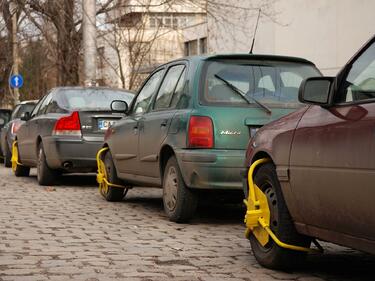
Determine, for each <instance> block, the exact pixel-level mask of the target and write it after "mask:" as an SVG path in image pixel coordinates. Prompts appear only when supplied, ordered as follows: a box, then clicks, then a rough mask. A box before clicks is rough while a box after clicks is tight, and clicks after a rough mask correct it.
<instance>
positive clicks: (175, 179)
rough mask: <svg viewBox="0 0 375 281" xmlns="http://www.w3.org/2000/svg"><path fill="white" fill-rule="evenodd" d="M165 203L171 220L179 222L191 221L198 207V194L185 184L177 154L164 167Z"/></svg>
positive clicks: (165, 208) (165, 209)
mask: <svg viewBox="0 0 375 281" xmlns="http://www.w3.org/2000/svg"><path fill="white" fill-rule="evenodd" d="M163 204H164V211H165V213H166V214H167V216H168V218H169V220H170V221H173V222H177V223H184V222H187V221H189V220H190V219H191V218H192V217H193V215H194V213H195V210H196V209H197V205H198V198H197V195H196V194H195V193H194V192H193V190H191V189H189V188H188V187H187V186H186V185H185V182H184V180H183V178H182V175H181V172H180V168H179V166H178V163H177V159H176V157H175V156H172V157H171V158H169V160H168V162H167V164H166V166H165V169H164V175H163Z"/></svg>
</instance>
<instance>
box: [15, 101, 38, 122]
mask: <svg viewBox="0 0 375 281" xmlns="http://www.w3.org/2000/svg"><path fill="white" fill-rule="evenodd" d="M34 107H35V104H34V103H27V104H20V105H19V106H18V107H17V108H16V109H15V110H14V111H13V113H12V117H11V119H12V120H13V119H16V118H21V115H22V113H24V112H29V113H31V111H33V109H34Z"/></svg>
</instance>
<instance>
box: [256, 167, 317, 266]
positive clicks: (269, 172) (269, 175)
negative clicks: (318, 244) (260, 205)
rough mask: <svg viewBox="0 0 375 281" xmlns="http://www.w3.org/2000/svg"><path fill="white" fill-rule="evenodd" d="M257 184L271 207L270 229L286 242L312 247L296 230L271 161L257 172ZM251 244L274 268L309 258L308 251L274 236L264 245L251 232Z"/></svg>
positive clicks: (260, 259) (260, 258)
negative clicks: (282, 244)
mask: <svg viewBox="0 0 375 281" xmlns="http://www.w3.org/2000/svg"><path fill="white" fill-rule="evenodd" d="M254 181H255V183H256V185H257V186H258V187H259V188H260V189H261V190H262V191H263V192H264V193H265V194H266V196H267V199H268V205H269V208H270V213H271V219H270V228H271V230H272V231H273V232H274V233H275V235H276V236H277V237H278V238H279V239H280V240H281V241H282V242H284V243H287V244H292V245H297V246H302V247H309V246H310V243H311V239H310V238H309V237H306V236H303V235H301V234H299V233H298V232H297V230H296V229H295V226H294V223H293V221H292V218H291V216H290V214H289V211H288V208H287V206H286V203H285V200H284V198H283V195H282V192H281V188H280V183H279V181H278V178H277V175H276V170H275V166H274V165H273V164H271V163H268V164H265V165H263V166H261V167H260V168H259V169H258V171H257V172H256V174H255V178H254ZM249 239H250V244H251V248H252V251H253V253H254V256H255V258H256V259H257V261H258V262H259V263H260V264H261V265H263V266H265V267H268V268H271V269H287V268H292V267H296V266H298V265H299V264H300V263H301V262H302V261H303V260H304V258H305V257H306V252H300V251H293V250H288V249H285V248H281V247H279V246H278V245H277V244H276V243H275V242H274V241H273V240H272V239H271V238H270V240H269V242H268V243H267V244H266V245H265V246H262V245H261V244H260V243H259V242H258V240H257V239H256V238H255V236H253V235H250V237H249Z"/></svg>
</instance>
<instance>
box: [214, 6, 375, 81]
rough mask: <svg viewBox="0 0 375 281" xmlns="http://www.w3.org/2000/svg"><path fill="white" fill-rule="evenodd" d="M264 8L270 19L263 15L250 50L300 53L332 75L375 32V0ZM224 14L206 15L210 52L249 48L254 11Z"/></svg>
mask: <svg viewBox="0 0 375 281" xmlns="http://www.w3.org/2000/svg"><path fill="white" fill-rule="evenodd" d="M230 1H231V2H232V1H233V2H234V3H235V4H238V3H237V2H238V0H230ZM241 3H242V4H243V5H247V7H251V5H253V6H254V1H250V0H248V1H241ZM264 9H265V12H266V13H267V14H268V15H269V17H267V16H265V15H262V16H261V20H260V24H259V29H258V34H257V39H256V43H255V47H254V53H269V54H278V55H290V56H300V57H304V58H307V59H309V60H311V61H313V62H314V63H315V64H316V65H317V66H318V67H319V68H320V69H321V70H322V71H323V73H325V74H326V75H334V74H336V73H337V71H338V70H339V69H340V68H341V67H342V66H343V65H344V64H345V63H346V62H347V61H348V59H349V58H350V57H351V56H352V55H353V54H354V53H355V52H356V51H357V50H358V49H359V48H360V47H361V46H362V45H363V44H364V43H365V42H366V41H367V40H368V39H369V38H370V37H371V36H373V35H375V24H374V11H375V1H374V0H314V1H311V0H278V1H275V2H274V3H273V4H272V5H270V6H268V7H265V8H264ZM226 14H227V17H226V18H227V19H228V20H227V21H216V20H215V19H213V18H212V17H211V18H210V17H209V19H208V44H209V51H211V52H214V53H222V52H248V50H249V49H250V46H251V40H252V35H253V31H254V26H255V22H256V17H257V12H256V11H255V10H251V9H249V10H245V11H242V12H239V11H238V10H236V9H232V11H226Z"/></svg>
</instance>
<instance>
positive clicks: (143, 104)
mask: <svg viewBox="0 0 375 281" xmlns="http://www.w3.org/2000/svg"><path fill="white" fill-rule="evenodd" d="M162 74H163V71H162V70H159V71H158V72H156V73H154V74H153V75H152V76H151V77H150V78H149V79H148V80H147V82H146V84H145V85H144V86H143V88H142V90H141V91H140V92H139V95H138V96H137V100H136V101H135V103H134V108H133V112H134V113H143V112H145V111H146V110H147V108H148V106H149V104H150V102H151V97H152V95H153V94H154V93H155V91H156V89H157V86H158V85H159V82H160V80H161V78H162Z"/></svg>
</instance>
